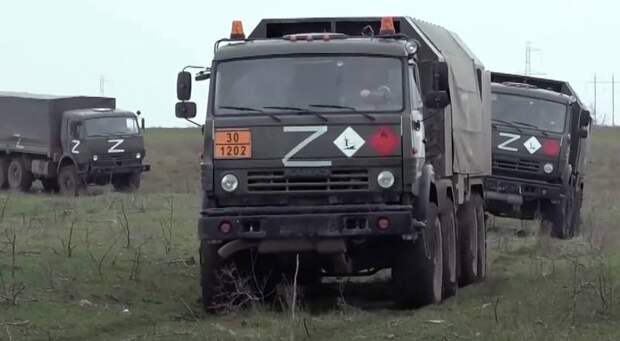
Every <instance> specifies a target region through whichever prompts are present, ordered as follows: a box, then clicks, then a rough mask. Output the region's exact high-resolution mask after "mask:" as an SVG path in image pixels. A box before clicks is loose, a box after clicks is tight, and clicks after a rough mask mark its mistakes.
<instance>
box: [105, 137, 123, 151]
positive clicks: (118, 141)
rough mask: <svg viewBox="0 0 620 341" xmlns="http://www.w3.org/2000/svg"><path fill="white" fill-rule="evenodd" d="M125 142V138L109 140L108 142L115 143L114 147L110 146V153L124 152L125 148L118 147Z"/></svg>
mask: <svg viewBox="0 0 620 341" xmlns="http://www.w3.org/2000/svg"><path fill="white" fill-rule="evenodd" d="M123 142H125V140H123V139H117V140H108V143H113V145H112V147H110V149H108V153H124V152H125V149H119V148H118V146H120V145H121V144H123Z"/></svg>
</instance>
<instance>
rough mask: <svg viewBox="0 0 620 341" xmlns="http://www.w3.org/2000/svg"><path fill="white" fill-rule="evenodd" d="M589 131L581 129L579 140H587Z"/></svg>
mask: <svg viewBox="0 0 620 341" xmlns="http://www.w3.org/2000/svg"><path fill="white" fill-rule="evenodd" d="M588 134H589V131H588V129H586V128H579V138H582V139H585V138H587V137H588Z"/></svg>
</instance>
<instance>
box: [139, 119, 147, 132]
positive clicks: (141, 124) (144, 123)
mask: <svg viewBox="0 0 620 341" xmlns="http://www.w3.org/2000/svg"><path fill="white" fill-rule="evenodd" d="M140 126H141V127H142V131H146V122H145V120H144V117H142V118H141V119H140Z"/></svg>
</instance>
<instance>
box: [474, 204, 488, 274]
mask: <svg viewBox="0 0 620 341" xmlns="http://www.w3.org/2000/svg"><path fill="white" fill-rule="evenodd" d="M471 200H473V203H474V206H475V207H476V225H477V232H478V276H477V277H476V280H477V281H478V282H481V281H484V280H485V279H486V278H487V226H486V225H487V224H486V219H485V216H484V200H483V199H482V196H480V195H479V194H477V193H474V194H472V197H471Z"/></svg>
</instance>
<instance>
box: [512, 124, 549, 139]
mask: <svg viewBox="0 0 620 341" xmlns="http://www.w3.org/2000/svg"><path fill="white" fill-rule="evenodd" d="M510 122H511V123H514V124H519V125H522V126H524V127H528V128H532V129H535V130H538V131H540V132H541V133H542V134H543V135H545V136H549V134H548V133H547V132H546V131H544V130H543V129H541V128H539V127H537V126H535V125H533V124H530V123H525V122H520V121H510Z"/></svg>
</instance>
